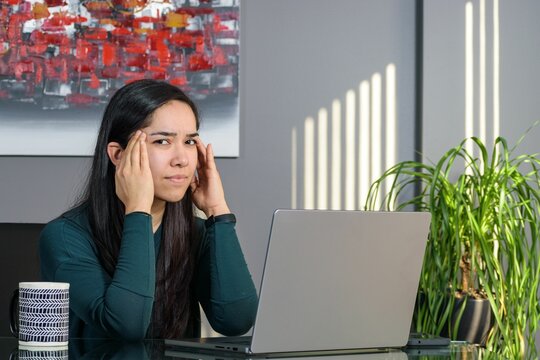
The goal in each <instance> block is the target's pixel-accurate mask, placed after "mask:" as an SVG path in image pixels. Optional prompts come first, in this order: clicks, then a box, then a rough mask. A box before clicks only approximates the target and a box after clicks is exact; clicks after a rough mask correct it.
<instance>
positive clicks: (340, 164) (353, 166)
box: [291, 64, 398, 210]
mask: <svg viewBox="0 0 540 360" xmlns="http://www.w3.org/2000/svg"><path fill="white" fill-rule="evenodd" d="M396 98H397V96H396V66H395V65H394V64H388V65H387V66H386V69H385V73H384V77H383V76H382V75H381V74H380V73H378V72H376V73H374V74H373V75H372V76H371V79H370V80H364V81H362V82H361V83H360V85H359V86H358V89H357V90H355V89H351V90H348V91H347V93H346V95H345V101H344V106H343V105H342V102H343V100H340V99H335V100H334V101H333V102H332V106H331V109H330V110H328V109H326V108H321V109H320V110H319V112H318V115H317V119H316V120H315V119H314V118H313V117H307V118H306V119H305V120H304V124H303V129H297V128H296V127H294V128H293V129H292V131H291V142H292V144H291V145H292V146H291V149H292V150H291V174H292V178H291V207H292V208H293V209H296V208H304V209H320V210H325V209H331V210H358V209H363V208H364V204H365V201H366V198H367V194H368V191H369V187H370V185H371V183H372V182H373V181H375V180H376V179H378V178H379V177H380V176H381V174H382V173H383V171H384V169H388V168H390V167H391V166H393V165H394V164H395V163H396V158H397V150H396V149H397V148H398V146H397V145H398V144H397V131H398V130H397V125H398V121H397V111H396V108H397V99H396ZM329 116H330V119H329ZM329 122H330V124H329ZM389 181H390V180H389Z"/></svg>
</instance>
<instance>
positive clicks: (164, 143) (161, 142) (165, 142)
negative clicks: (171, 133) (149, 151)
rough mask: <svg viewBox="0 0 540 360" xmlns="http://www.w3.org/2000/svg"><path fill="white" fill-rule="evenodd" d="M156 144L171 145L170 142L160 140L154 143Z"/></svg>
mask: <svg viewBox="0 0 540 360" xmlns="http://www.w3.org/2000/svg"><path fill="white" fill-rule="evenodd" d="M154 144H159V145H167V144H170V142H169V140H167V139H159V140H156V141H154Z"/></svg>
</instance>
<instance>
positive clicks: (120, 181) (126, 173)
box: [115, 130, 154, 214]
mask: <svg viewBox="0 0 540 360" xmlns="http://www.w3.org/2000/svg"><path fill="white" fill-rule="evenodd" d="M145 140H146V134H145V133H144V132H142V131H140V130H137V132H136V133H135V135H133V136H132V137H131V139H130V140H129V142H128V144H127V146H126V149H125V150H124V151H123V153H122V158H121V159H120V163H119V164H118V165H117V166H116V172H115V183H116V195H118V197H119V198H120V200H121V201H122V203H124V206H125V208H126V214H129V213H132V212H135V211H142V212H145V213H148V214H150V211H151V209H152V203H153V202H154V181H153V180H152V172H151V171H150V164H149V162H148V152H147V150H146V141H145Z"/></svg>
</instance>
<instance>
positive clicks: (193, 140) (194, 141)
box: [186, 139, 197, 145]
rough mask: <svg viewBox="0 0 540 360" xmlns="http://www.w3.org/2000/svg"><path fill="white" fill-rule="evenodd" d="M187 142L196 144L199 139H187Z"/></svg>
mask: <svg viewBox="0 0 540 360" xmlns="http://www.w3.org/2000/svg"><path fill="white" fill-rule="evenodd" d="M186 144H188V145H196V144H197V141H196V140H195V139H188V140H186Z"/></svg>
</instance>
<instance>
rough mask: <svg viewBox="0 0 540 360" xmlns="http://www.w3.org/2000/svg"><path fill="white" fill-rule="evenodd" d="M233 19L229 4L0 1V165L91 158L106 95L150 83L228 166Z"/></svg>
mask: <svg viewBox="0 0 540 360" xmlns="http://www.w3.org/2000/svg"><path fill="white" fill-rule="evenodd" d="M239 16H240V7H239V0H228V1H227V0H221V1H219V0H206V1H204V0H0V155H65V156H86V155H91V154H92V152H93V147H94V143H95V138H96V132H97V129H98V127H99V122H100V119H101V116H102V114H103V109H104V107H105V105H106V104H107V102H108V101H109V99H110V98H111V96H112V94H114V92H115V91H116V90H117V89H118V88H120V87H122V86H123V85H125V84H127V83H129V82H131V81H135V80H138V79H143V78H151V79H157V80H163V81H167V82H169V83H171V84H173V85H175V86H178V87H179V88H181V89H182V90H184V91H185V92H186V93H187V94H188V95H189V96H190V97H191V98H192V99H193V100H194V101H195V102H196V103H197V104H198V105H199V108H200V112H201V120H202V126H201V129H200V130H201V131H200V132H201V136H202V137H203V140H204V141H205V142H209V143H213V145H214V148H215V151H216V153H217V155H218V156H238V152H239V144H238V142H239V100H238V71H239V20H240V19H239Z"/></svg>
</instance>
